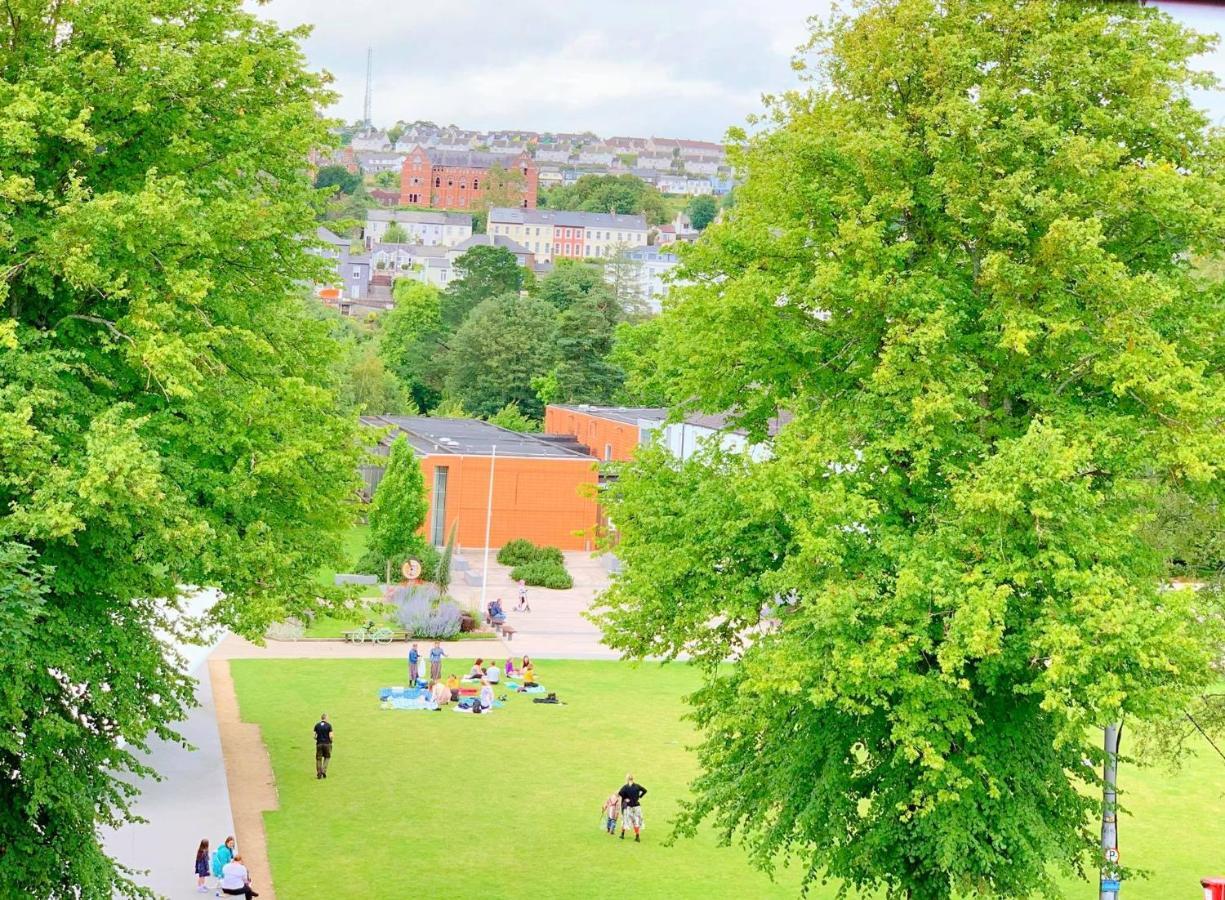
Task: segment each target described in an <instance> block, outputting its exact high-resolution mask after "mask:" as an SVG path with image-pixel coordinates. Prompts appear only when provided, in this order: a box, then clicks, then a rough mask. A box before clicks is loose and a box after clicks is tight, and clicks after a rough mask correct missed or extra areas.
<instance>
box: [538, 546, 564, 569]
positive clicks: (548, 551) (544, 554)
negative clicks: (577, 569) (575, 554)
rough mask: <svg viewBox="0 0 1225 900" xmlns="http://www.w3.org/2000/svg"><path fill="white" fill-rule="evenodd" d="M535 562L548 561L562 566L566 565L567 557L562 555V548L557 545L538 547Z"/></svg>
mask: <svg viewBox="0 0 1225 900" xmlns="http://www.w3.org/2000/svg"><path fill="white" fill-rule="evenodd" d="M532 561H533V562H547V563H552V564H553V565H555V566H560V567H561V568H563V569H564V568H565V567H566V558H565V557H564V556H563V555H562V552H561V550H559V549H558V548H556V547H537V548H536V558H535V559H534V560H532Z"/></svg>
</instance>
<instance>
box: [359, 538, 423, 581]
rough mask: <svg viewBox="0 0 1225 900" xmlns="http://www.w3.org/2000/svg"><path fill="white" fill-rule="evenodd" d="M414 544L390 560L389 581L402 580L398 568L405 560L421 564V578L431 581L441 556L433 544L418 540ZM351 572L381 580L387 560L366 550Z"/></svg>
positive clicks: (384, 574)
mask: <svg viewBox="0 0 1225 900" xmlns="http://www.w3.org/2000/svg"><path fill="white" fill-rule="evenodd" d="M416 544H417V545H416V546H415V547H413V548H411V550H410V551H409V552H408V553H405V554H403V555H402V556H398V557H396V558H394V559H392V561H391V580H392V581H393V582H395V581H401V580H403V578H404V576H403V575H401V574H400V567H401V566H402V565H403V564H404V561H405V560H407V559H415V560H418V561H419V562H420V563H421V577H422V578H424V579H425V580H426V581H432V580H433V578H434V575H435V573H436V572H437V571H438V560H439V557H440V556H441V554H439V552H438V550H437V549H435V547H434V545H433V544H427V543H426V542H425V540H424V539H420V540H418V541H417V542H416ZM353 572H354V573H356V574H361V575H377V576H378V577H379V578H383V577H385V576H386V574H387V560H385V559H383V558H382V557H381V556H380V555H379V554H378V553H377V552H376V551H374V550H367V551H366V553H365V554H364V555H363V556H362V558H361V559H360V560H358V561H357V563H356V564H355V565H354V567H353Z"/></svg>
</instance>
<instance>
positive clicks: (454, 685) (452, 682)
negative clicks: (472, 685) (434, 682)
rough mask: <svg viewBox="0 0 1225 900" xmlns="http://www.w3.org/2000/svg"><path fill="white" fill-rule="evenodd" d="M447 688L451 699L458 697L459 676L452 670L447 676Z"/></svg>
mask: <svg viewBox="0 0 1225 900" xmlns="http://www.w3.org/2000/svg"><path fill="white" fill-rule="evenodd" d="M447 690H448V691H450V692H451V699H452V700H458V699H459V678H458V677H457V676H456V674H455V673H454V672H452V673H451V674H450V675H448V676H447Z"/></svg>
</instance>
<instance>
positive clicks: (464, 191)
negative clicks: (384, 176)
mask: <svg viewBox="0 0 1225 900" xmlns="http://www.w3.org/2000/svg"><path fill="white" fill-rule="evenodd" d="M492 169H502V170H503V171H506V172H514V171H516V170H517V171H518V173H519V174H520V176H521V177H522V186H521V188H520V194H521V196H522V202H521V203H520V206H522V207H523V208H525V209H531V208H534V207H535V206H536V188H537V179H538V177H539V171H538V170H537V168H536V163H535V162H534V161H533V160H532V158H531V157H530V156H528V154H527V153H516V154H504V153H480V152H477V151H475V150H444V149H441V148H433V147H431V148H428V149H427V148H425V147H422V146H420V145H418V146H416V147H414V148H413V149H412V151H411V152H410V153H409V154H408V156H406V157H405V158H404V165H403V167H402V168H401V170H400V203H401V204H403V205H404V206H428V207H430V208H432V209H461V210H462V209H478V208H480V206H481V201H482V200H483V199H484V197H485V195H486V193H488V191H489V188H490V187H491V186H492V185H491V181H490V179H491V171H490V170H492ZM496 176H497V172H496V171H494V172H493V177H496Z"/></svg>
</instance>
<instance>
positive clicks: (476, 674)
mask: <svg viewBox="0 0 1225 900" xmlns="http://www.w3.org/2000/svg"><path fill="white" fill-rule="evenodd" d="M484 663H485V660H483V659H481V658H480V657H479V656H478V657H477V658H476V662H474V663H473V664H472V668H471V669H469V670H468V674H467V675H465V676H464V680H465V681H480V680H481V679H482V678H484V677H485V665H484Z"/></svg>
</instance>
